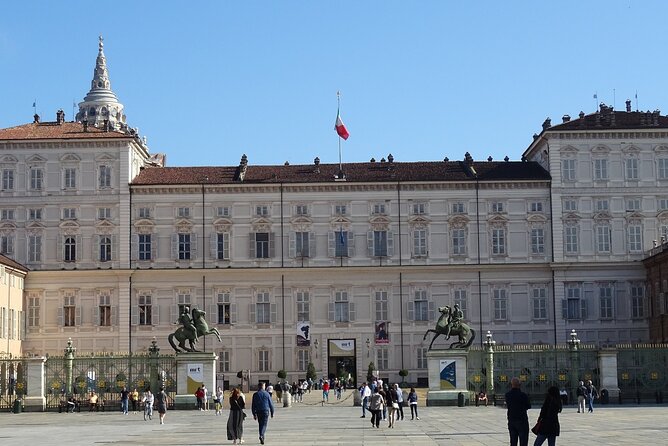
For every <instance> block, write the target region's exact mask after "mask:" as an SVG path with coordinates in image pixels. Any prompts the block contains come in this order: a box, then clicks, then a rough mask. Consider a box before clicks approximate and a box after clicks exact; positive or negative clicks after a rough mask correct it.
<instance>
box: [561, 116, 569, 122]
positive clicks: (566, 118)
mask: <svg viewBox="0 0 668 446" xmlns="http://www.w3.org/2000/svg"><path fill="white" fill-rule="evenodd" d="M570 120H571V116H570V115H564V116H562V117H561V122H562V123H564V122H569V121H570Z"/></svg>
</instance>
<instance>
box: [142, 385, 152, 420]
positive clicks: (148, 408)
mask: <svg viewBox="0 0 668 446" xmlns="http://www.w3.org/2000/svg"><path fill="white" fill-rule="evenodd" d="M141 400H142V403H144V421H146V419H147V418H148V419H149V420H150V419H152V418H153V402H154V401H155V397H154V396H153V394H152V393H151V389H146V391H145V392H144V396H143V397H142V399H141Z"/></svg>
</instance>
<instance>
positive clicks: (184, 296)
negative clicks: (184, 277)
mask: <svg viewBox="0 0 668 446" xmlns="http://www.w3.org/2000/svg"><path fill="white" fill-rule="evenodd" d="M176 303H177V305H178V306H179V314H181V313H183V312H184V311H185V308H186V307H190V292H189V291H187V290H179V291H178V292H177V294H176Z"/></svg>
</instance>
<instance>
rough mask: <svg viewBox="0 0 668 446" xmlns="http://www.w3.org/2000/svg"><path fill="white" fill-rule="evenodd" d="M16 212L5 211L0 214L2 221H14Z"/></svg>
mask: <svg viewBox="0 0 668 446" xmlns="http://www.w3.org/2000/svg"><path fill="white" fill-rule="evenodd" d="M14 217H15V212H14V209H3V210H2V211H1V212H0V220H2V221H12V220H14Z"/></svg>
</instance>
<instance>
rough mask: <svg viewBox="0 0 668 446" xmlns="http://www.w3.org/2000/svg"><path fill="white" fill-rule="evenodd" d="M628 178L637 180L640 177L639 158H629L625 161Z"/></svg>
mask: <svg viewBox="0 0 668 446" xmlns="http://www.w3.org/2000/svg"><path fill="white" fill-rule="evenodd" d="M625 167H626V169H625V171H626V179H627V180H631V181H633V180H637V179H638V158H628V159H627V160H626V163H625Z"/></svg>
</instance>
